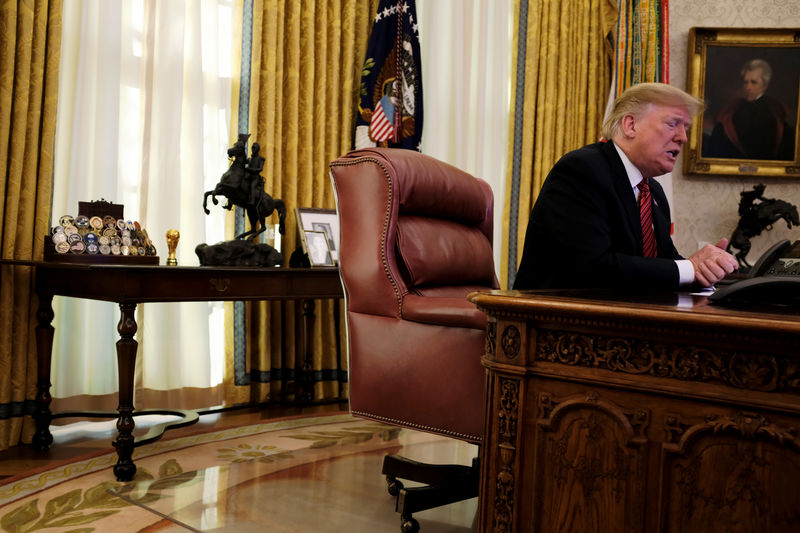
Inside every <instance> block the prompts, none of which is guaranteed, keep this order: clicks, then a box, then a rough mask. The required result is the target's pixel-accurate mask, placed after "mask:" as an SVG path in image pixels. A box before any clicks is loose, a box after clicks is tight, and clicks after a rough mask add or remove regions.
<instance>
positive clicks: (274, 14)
mask: <svg viewBox="0 0 800 533" xmlns="http://www.w3.org/2000/svg"><path fill="white" fill-rule="evenodd" d="M253 4H254V5H253V35H252V43H253V44H252V51H251V54H252V58H251V63H250V64H251V76H250V103H249V118H248V128H247V130H248V132H249V133H250V134H251V136H250V139H249V142H250V143H253V142H258V143H259V144H260V145H261V152H260V153H261V155H262V156H264V157H265V158H266V162H265V163H264V170H263V172H262V176H263V177H264V181H265V184H264V187H265V190H266V191H267V193H268V194H270V195H271V196H272V197H274V198H280V199H282V200H283V201H284V203H285V204H286V208H287V211H288V216H287V218H286V234H285V235H284V236H283V244H282V250H281V251H282V253H283V254H284V256H285V257H286V260H287V261H288V257H289V256H290V255H291V253H292V251H294V250H295V249H296V248H297V247H298V246H299V245H300V240H299V237H298V234H297V224H296V220H295V216H294V208H295V207H313V208H328V209H332V208H334V207H335V202H334V195H333V188H332V186H331V184H330V179H329V177H328V163H329V162H330V161H332V160H333V159H335V158H337V157H338V156H340V155H341V154H344V153H346V152H347V151H349V150H350V149H352V146H353V131H354V124H355V114H354V113H355V109H356V105H357V102H358V100H357V98H358V88H359V85H358V83H359V81H360V76H361V66H362V63H363V61H364V55H365V53H366V47H367V40H368V38H369V32H370V29H371V27H372V19H373V17H374V15H375V11H376V9H377V6H378V0H358V1H353V0H328V1H326V2H318V1H316V0H298V1H292V2H289V1H285V0H255V1H254V3H253ZM341 306H342V304H341V302H335V301H321V302H316V309H315V311H316V320H315V325H314V326H315V331H314V354H313V364H312V367H313V371H314V374H315V376H314V393H313V397H314V399H315V400H320V399H329V398H335V397H346V396H347V384H346V383H344V382H343V379H344V378H343V376H344V375H345V373H346V371H347V354H346V343H345V342H344V320H343V319H342V320H339V319H338V317H343V316H344V311H343V308H342V307H341ZM300 307H302V304H301V303H300V302H297V303H296V304H295V303H292V302H271V303H270V302H261V303H255V304H249V305H248V306H247V309H248V311H247V328H246V330H247V336H246V346H247V360H248V368H249V379H250V381H251V383H250V385H249V386H237V385H236V384H235V383H234V368H233V363H232V362H231V361H232V357H230V354H229V357H226V360H227V361H228V364H227V367H226V378H225V383H226V387H225V390H226V402H227V403H239V402H244V401H254V402H260V401H265V400H267V399H277V398H278V397H279V395H280V394H281V393H282V392H285V389H284V387H285V385H286V383H287V382H289V381H291V380H292V379H293V377H294V376H296V373H295V366H296V365H295V362H296V361H297V356H298V354H297V350H300V349H301V346H300V344H298V343H295V339H296V338H299V337H300V335H301V332H300V331H301V323H300V321H301V312H302V309H300ZM337 326H338V327H337ZM229 329H230V328H229ZM337 353H338V356H337Z"/></svg>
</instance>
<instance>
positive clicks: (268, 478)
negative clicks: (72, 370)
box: [0, 413, 477, 533]
mask: <svg viewBox="0 0 800 533" xmlns="http://www.w3.org/2000/svg"><path fill="white" fill-rule="evenodd" d="M168 435H169V433H167V434H166V435H165V437H164V438H163V439H161V440H159V441H157V442H154V443H152V444H149V445H146V446H142V447H140V448H137V449H136V450H135V453H134V461H135V462H136V465H137V473H136V477H135V478H134V480H133V481H131V482H129V483H120V482H117V481H116V480H115V479H114V476H113V472H112V470H111V469H112V467H113V465H114V463H115V462H116V454H115V453H113V452H112V451H109V453H105V454H102V455H95V456H93V457H86V458H83V459H80V460H76V461H72V462H69V463H68V464H63V465H60V466H58V467H55V468H52V469H50V470H47V471H44V472H36V473H32V474H31V475H28V476H27V477H17V478H11V479H9V480H7V481H6V482H5V483H4V484H3V485H0V529H2V531H15V532H26V533H27V532H35V531H44V532H48V533H50V532H71V533H89V532H98V533H104V532H114V533H124V532H155V531H158V532H173V531H214V532H228V531H230V532H237V533H239V532H241V533H248V532H255V531H259V532H262V531H275V532H287V533H289V532H291V533H294V532H318V531H319V532H326V531H331V532H333V531H347V532H359V531H360V532H365V533H380V532H383V531H386V532H392V533H397V532H399V531H400V518H399V515H398V514H397V513H396V512H395V510H394V498H393V497H392V496H389V494H388V493H387V491H386V482H385V480H384V478H383V476H381V474H380V469H381V463H382V460H383V456H384V455H386V454H387V453H398V454H400V455H404V456H407V457H411V458H413V459H415V460H419V461H433V462H441V463H460V464H469V463H470V462H471V460H472V457H474V456H475V454H476V452H477V447H475V446H471V445H468V444H465V443H461V442H459V441H455V440H453V439H447V438H443V437H439V436H436V435H430V434H427V433H422V432H417V431H411V430H407V429H399V428H396V427H393V426H387V425H383V424H378V423H375V422H370V421H366V420H360V419H356V418H353V417H351V416H350V415H347V414H341V413H336V414H331V415H323V416H319V415H315V416H307V417H300V418H292V419H285V420H278V421H271V422H269V423H264V424H257V425H251V426H245V427H238V428H229V429H224V430H219V431H210V432H207V433H201V434H197V435H191V436H187V437H180V438H174V439H170V438H168ZM476 509H477V499H475V498H473V499H472V500H468V501H466V502H460V503H456V504H452V505H448V506H445V507H441V508H439V509H432V510H429V511H424V512H421V513H418V514H416V515H414V516H415V518H417V519H418V520H419V522H420V526H421V531H422V532H424V533H456V532H466V531H473V530H474V528H475V518H476V516H475V514H476Z"/></svg>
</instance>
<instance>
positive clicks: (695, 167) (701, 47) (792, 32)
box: [683, 28, 800, 178]
mask: <svg viewBox="0 0 800 533" xmlns="http://www.w3.org/2000/svg"><path fill="white" fill-rule="evenodd" d="M752 60H761V61H764V62H766V63H767V66H766V67H764V68H762V65H763V63H758V62H756V63H753V62H751V61H752ZM687 69H688V72H687V91H688V92H689V93H690V94H692V95H693V96H695V97H697V98H699V99H701V100H703V101H704V102H705V103H706V106H707V107H706V110H705V111H704V112H703V113H702V114H700V115H698V116H697V117H695V120H694V122H693V123H692V126H691V128H690V130H689V142H688V146H687V149H686V154H685V156H684V160H683V161H684V164H683V170H684V173H685V174H701V175H726V176H759V177H761V176H770V177H791V178H798V177H800V147H799V146H798V141H800V131H799V130H798V125H800V115H799V114H798V113H800V29H797V28H794V29H791V28H787V29H762V28H692V29H691V30H690V32H689V53H688V61H687ZM770 70H771V79H770V80H769V82H768V83H767V86H766V92H764V95H763V96H761V97H760V98H757V99H756V100H757V101H758V103H755V100H750V99H751V98H753V97H752V96H749V95H748V93H747V92H746V91H745V89H744V81H745V80H748V83H749V84H750V85H752V84H754V83H762V84H763V80H764V79H765V78H766V77H767V76H763V77H762V76H759V75H758V74H759V73H763V72H765V71H770ZM745 76H748V77H749V78H746V77H745ZM753 76H755V81H754V80H752V79H751V78H752V77H753ZM759 80H760V81H759ZM748 100H750V101H748ZM746 101H748V102H747V103H745V102H746ZM765 109H766V110H767V111H765ZM745 113H751V114H752V115H751V116H759V115H758V113H761V115H760V116H762V117H763V116H767V114H768V116H769V117H770V118H769V119H763V118H762V119H755V118H753V119H751V120H752V122H751V124H754V126H752V127H747V128H744V127H742V124H743V121H744V120H745V118H743V117H744V114H745ZM780 117H783V120H784V122H783V124H782V125H780ZM772 124H775V126H774V127H773V126H772ZM755 125H758V126H755ZM767 125H769V126H767ZM740 137H741V138H740Z"/></svg>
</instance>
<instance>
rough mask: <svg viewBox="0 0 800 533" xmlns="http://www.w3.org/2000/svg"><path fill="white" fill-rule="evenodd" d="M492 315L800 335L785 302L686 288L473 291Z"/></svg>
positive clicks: (799, 318)
mask: <svg viewBox="0 0 800 533" xmlns="http://www.w3.org/2000/svg"><path fill="white" fill-rule="evenodd" d="M469 298H470V300H471V301H472V302H473V303H475V304H476V305H477V306H478V308H479V309H481V310H483V311H484V312H486V313H488V314H490V315H492V314H494V315H498V314H524V315H526V316H534V315H544V314H569V315H571V316H579V317H586V318H589V317H603V318H607V319H610V320H622V319H624V320H627V321H633V322H642V323H644V322H648V323H659V324H663V325H665V326H666V325H671V326H692V327H709V328H712V327H713V328H718V327H723V328H740V329H747V330H749V331H761V332H775V333H790V334H795V335H800V309H797V308H792V307H782V306H760V307H759V306H748V307H722V306H718V305H714V304H711V303H710V302H709V300H708V298H707V297H706V296H702V295H698V294H693V293H688V292H677V291H676V292H644V291H637V292H634V291H622V290H611V289H575V290H563V289H557V290H556V289H554V290H537V291H491V292H480V293H473V294H471V295H470V296H469Z"/></svg>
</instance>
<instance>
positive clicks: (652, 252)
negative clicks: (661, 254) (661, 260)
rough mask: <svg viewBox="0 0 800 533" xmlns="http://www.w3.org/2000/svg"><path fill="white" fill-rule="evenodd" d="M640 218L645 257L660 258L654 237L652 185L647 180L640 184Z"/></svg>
mask: <svg viewBox="0 0 800 533" xmlns="http://www.w3.org/2000/svg"><path fill="white" fill-rule="evenodd" d="M637 187H639V217H640V218H641V220H642V244H643V246H642V249H643V251H644V256H645V257H656V256H658V249H657V248H656V237H655V235H653V212H652V202H651V201H650V183H649V182H648V181H647V178H645V179H643V180H642V181H641V182H639V185H637Z"/></svg>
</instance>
